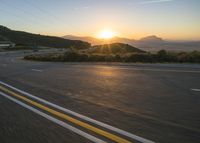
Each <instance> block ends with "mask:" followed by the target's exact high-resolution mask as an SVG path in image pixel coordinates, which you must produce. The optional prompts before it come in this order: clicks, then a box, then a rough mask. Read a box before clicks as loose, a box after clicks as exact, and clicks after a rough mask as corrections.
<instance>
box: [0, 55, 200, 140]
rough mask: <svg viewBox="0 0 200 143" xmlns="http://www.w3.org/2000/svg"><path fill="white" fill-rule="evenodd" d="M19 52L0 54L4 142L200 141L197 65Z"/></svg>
mask: <svg viewBox="0 0 200 143" xmlns="http://www.w3.org/2000/svg"><path fill="white" fill-rule="evenodd" d="M22 57H23V53H10V54H6V53H0V114H1V115H0V127H1V128H0V142H1V143H13V142H15V143H27V142H29V143H44V142H45V143H80V142H81V143H89V142H120V143H126V142H136V143H137V142H144V143H148V142H149V143H150V142H158V143H180V142H181V143H199V141H200V108H199V107H200V65H197V64H120V63H112V64H101V63H49V62H31V61H24V60H22V59H21V58H22Z"/></svg>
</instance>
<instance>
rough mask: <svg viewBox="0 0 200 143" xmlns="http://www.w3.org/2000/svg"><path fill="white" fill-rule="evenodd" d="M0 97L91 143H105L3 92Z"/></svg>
mask: <svg viewBox="0 0 200 143" xmlns="http://www.w3.org/2000/svg"><path fill="white" fill-rule="evenodd" d="M0 95H2V96H4V97H5V98H7V99H10V100H11V101H13V102H15V103H17V104H19V105H21V106H23V107H24V108H26V109H29V110H31V111H32V112H34V113H36V114H38V115H40V116H42V117H44V118H46V119H48V120H50V121H52V122H54V123H56V124H58V125H60V126H62V127H64V128H66V129H68V130H70V131H72V132H74V133H76V134H78V135H81V136H83V137H85V138H87V139H89V140H90V141H92V142H95V143H106V142H105V141H103V140H101V139H99V138H96V137H94V136H92V135H90V134H88V133H86V132H83V131H81V130H79V129H77V128H75V127H73V126H71V125H69V124H67V123H65V122H63V121H61V120H58V119H56V118H54V117H52V116H50V115H48V114H45V113H43V112H41V111H39V110H37V109H35V108H33V107H31V106H29V105H27V104H25V103H23V102H21V101H19V100H17V99H15V98H13V97H11V96H9V95H7V94H4V93H3V92H0Z"/></svg>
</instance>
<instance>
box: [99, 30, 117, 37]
mask: <svg viewBox="0 0 200 143" xmlns="http://www.w3.org/2000/svg"><path fill="white" fill-rule="evenodd" d="M115 36H116V33H115V32H113V31H112V30H107V29H106V30H103V31H101V32H100V33H99V34H98V38H99V39H112V38H113V37H115Z"/></svg>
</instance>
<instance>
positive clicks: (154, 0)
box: [140, 0, 174, 4]
mask: <svg viewBox="0 0 200 143" xmlns="http://www.w3.org/2000/svg"><path fill="white" fill-rule="evenodd" d="M171 1H174V0H146V1H143V2H140V4H151V3H163V2H171Z"/></svg>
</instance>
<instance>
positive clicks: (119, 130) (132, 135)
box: [0, 81, 154, 143]
mask: <svg viewBox="0 0 200 143" xmlns="http://www.w3.org/2000/svg"><path fill="white" fill-rule="evenodd" d="M0 84H2V85H4V86H7V87H9V88H11V89H13V90H16V91H18V92H20V93H22V94H24V95H26V96H28V97H30V98H32V99H35V100H37V101H40V102H41V103H44V104H46V105H49V106H51V107H54V108H56V109H59V110H61V111H63V112H65V113H68V114H71V115H73V116H76V117H78V118H80V119H83V120H85V121H88V122H91V123H93V124H96V125H99V126H101V127H104V128H106V129H109V130H111V131H114V132H116V133H119V134H121V135H124V136H127V137H129V138H132V139H134V140H137V141H139V142H142V143H154V142H153V141H151V140H148V139H145V138H142V137H140V136H137V135H134V134H132V133H129V132H127V131H124V130H121V129H119V128H116V127H113V126H111V125H108V124H105V123H103V122H100V121H97V120H94V119H92V118H89V117H87V116H84V115H81V114H79V113H76V112H74V111H72V110H69V109H66V108H63V107H61V106H58V105H56V104H53V103H51V102H49V101H46V100H44V99H41V98H39V97H36V96H34V95H32V94H30V93H27V92H25V91H22V90H20V89H17V88H15V87H13V86H11V85H8V84H6V83H4V82H2V81H0Z"/></svg>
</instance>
